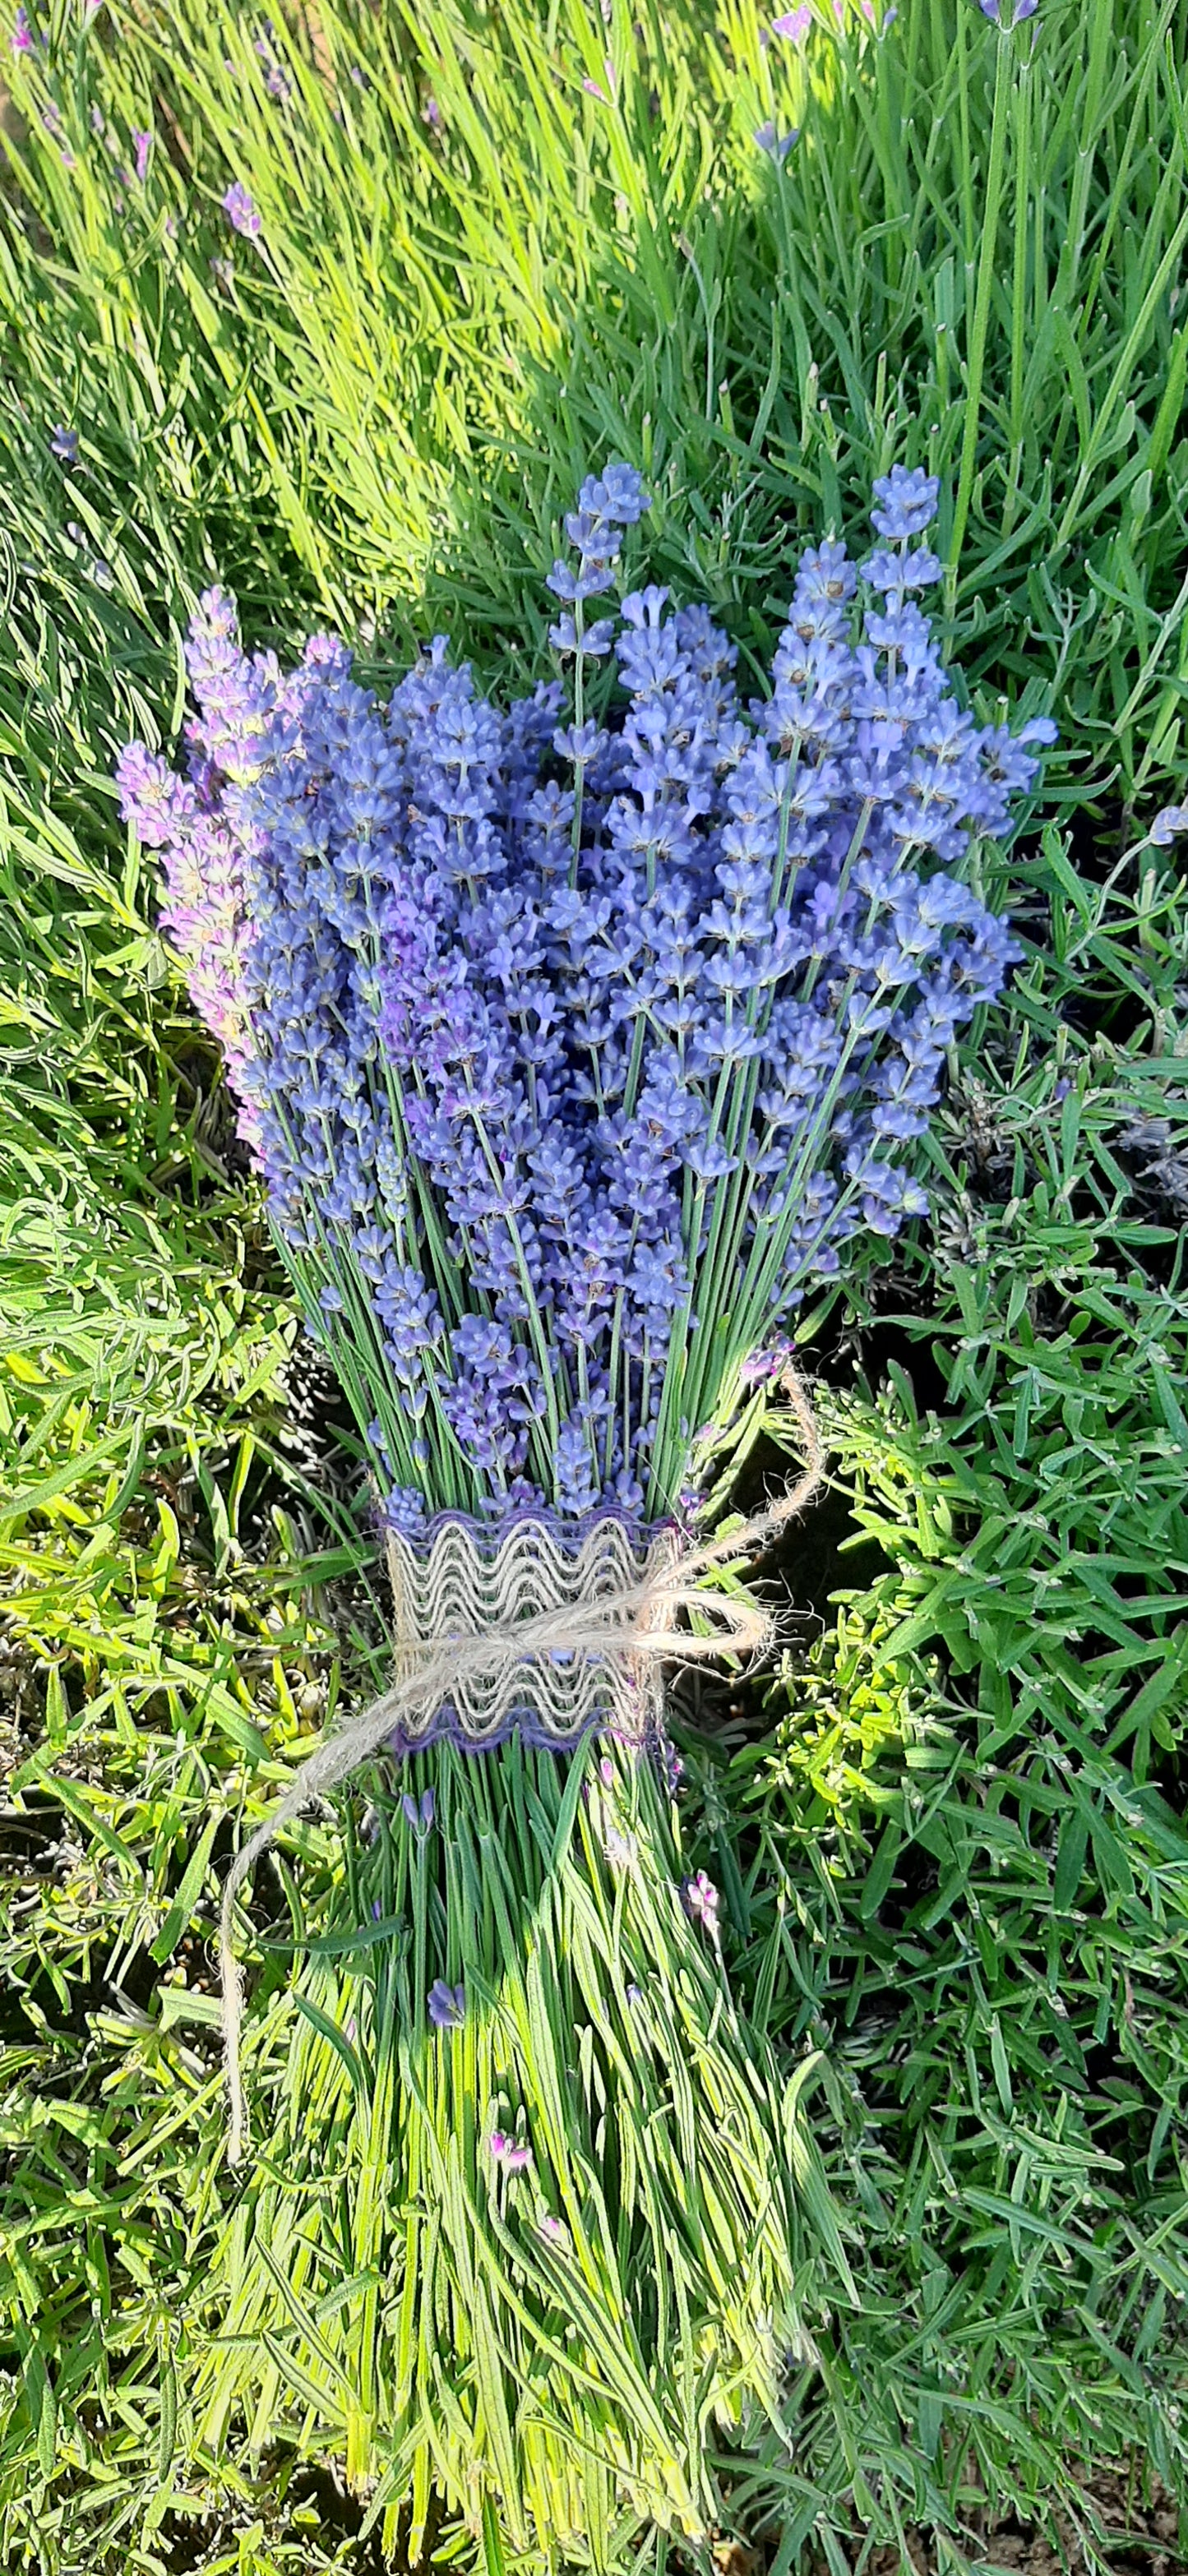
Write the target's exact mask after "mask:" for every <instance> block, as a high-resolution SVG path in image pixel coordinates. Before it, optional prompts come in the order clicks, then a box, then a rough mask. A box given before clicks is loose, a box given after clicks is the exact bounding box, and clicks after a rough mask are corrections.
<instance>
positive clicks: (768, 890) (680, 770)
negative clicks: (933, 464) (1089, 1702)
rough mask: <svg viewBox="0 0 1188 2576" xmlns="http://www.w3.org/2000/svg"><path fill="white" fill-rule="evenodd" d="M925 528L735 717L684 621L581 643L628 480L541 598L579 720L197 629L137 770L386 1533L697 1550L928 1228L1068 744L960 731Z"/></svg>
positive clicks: (706, 622) (613, 573)
mask: <svg viewBox="0 0 1188 2576" xmlns="http://www.w3.org/2000/svg"><path fill="white" fill-rule="evenodd" d="M937 489H938V487H937V483H936V480H935V478H933V477H931V476H929V475H926V474H924V473H922V472H920V471H915V472H908V471H906V470H904V469H903V468H902V467H895V468H893V470H892V471H891V473H890V474H888V475H887V476H885V477H884V478H882V480H881V481H880V482H878V483H877V484H876V486H875V501H876V506H875V509H874V513H873V519H874V528H875V534H876V538H877V543H876V546H875V548H874V551H873V552H872V553H871V554H870V555H869V556H868V558H867V559H866V561H865V563H864V564H863V566H862V567H861V576H860V575H859V571H858V570H857V569H856V568H855V566H854V565H853V563H851V562H850V560H849V559H848V557H847V554H846V550H845V548H844V546H843V545H841V544H840V543H838V542H837V541H836V540H835V539H833V538H832V537H831V538H829V539H827V540H826V541H825V542H824V543H823V544H822V545H820V546H818V547H816V548H814V549H812V550H811V551H810V552H808V553H806V554H805V555H804V557H803V558H802V561H801V564H800V568H799V572H798V574H797V577H796V582H795V588H794V593H793V598H792V604H791V608H790V612H789V617H788V622H787V625H786V626H785V628H784V631H783V634H782V636H781V639H780V645H779V649H778V651H777V653H776V656H775V660H774V664H773V669H772V687H771V694H770V696H769V697H768V698H766V699H764V700H758V701H756V700H752V701H751V703H750V704H749V706H747V707H744V706H743V705H742V704H741V703H740V700H739V696H738V690H737V684H736V681H735V677H734V672H735V668H736V662H737V655H736V651H735V649H734V648H733V647H732V646H731V645H730V644H729V642H728V641H727V639H726V637H725V635H724V634H723V633H722V632H721V631H720V630H719V629H718V628H717V627H716V626H715V625H714V623H713V622H712V620H711V618H710V617H709V615H708V613H707V611H706V610H705V608H704V607H702V606H699V605H691V606H684V607H675V606H673V605H672V603H671V602H670V599H669V595H668V593H667V591H665V590H663V589H660V588H657V587H655V586H648V587H645V588H636V589H632V590H631V591H630V592H629V593H628V595H626V596H625V597H622V598H621V600H620V602H619V606H618V609H617V612H616V613H614V614H612V615H599V616H596V617H594V618H593V619H591V617H590V614H589V611H590V606H591V603H593V602H595V601H597V600H599V599H601V598H603V597H605V596H607V595H608V594H611V593H613V592H615V591H616V590H617V589H618V588H619V587H620V573H621V551H622V543H623V537H624V533H625V531H627V530H629V529H631V528H633V527H634V526H635V524H636V523H637V522H638V521H639V520H640V518H641V517H642V515H643V513H644V511H645V509H646V507H647V499H646V495H645V493H644V491H643V489H642V486H641V483H640V480H639V477H638V476H637V475H636V474H635V473H634V472H633V471H632V470H631V469H630V468H629V467H627V466H625V465H621V464H614V465H611V466H610V467H608V469H607V470H606V472H605V474H604V475H603V477H602V478H601V479H600V480H599V479H593V478H591V479H590V480H589V481H588V482H587V483H586V484H585V485H584V486H583V489H582V492H581V496H580V503H579V507H578V509H577V511H576V512H574V513H573V514H571V515H570V516H569V517H568V518H567V519H566V523H565V527H566V535H567V538H568V540H569V545H570V549H571V556H570V559H569V560H568V561H559V562H557V563H556V564H555V565H554V567H553V570H552V572H551V573H550V575H549V587H550V589H551V591H552V592H553V593H554V595H555V597H556V599H557V601H558V606H559V614H558V616H557V619H556V621H555V623H554V625H553V626H552V628H551V630H550V634H551V641H552V643H553V645H554V647H555V649H556V651H557V653H558V655H559V657H560V659H561V661H562V663H563V664H564V666H565V667H566V669H567V671H568V673H569V675H570V676H569V687H568V690H567V691H566V692H563V690H562V687H561V685H560V683H558V682H554V683H552V684H547V685H541V686H539V687H538V688H537V689H536V690H535V691H534V692H533V694H532V695H531V696H528V697H525V698H522V699H519V700H517V701H516V702H515V703H514V704H512V705H511V706H510V708H509V709H508V710H507V712H506V713H500V712H499V711H498V710H497V709H496V707H495V706H493V705H492V704H491V703H489V702H488V701H487V700H486V699H485V698H483V697H482V696H481V695H480V694H479V693H478V691H477V689H476V687H475V683H474V679H473V676H472V673H471V671H470V669H469V667H468V666H467V665H466V664H462V665H460V666H455V665H453V664H451V662H450V660H449V658H448V652H447V645H446V641H445V639H444V638H442V637H438V638H436V639H435V640H434V642H433V644H432V646H431V648H430V649H429V651H428V652H427V653H426V654H425V655H424V656H423V657H422V658H421V660H420V661H419V662H418V663H417V664H416V665H415V667H414V668H413V669H412V670H411V671H409V673H408V674H407V676H406V677H405V678H404V679H403V680H402V681H401V682H400V685H399V686H398V687H397V688H396V689H395V691H394V693H393V695H392V697H391V699H390V701H389V702H388V704H387V705H386V706H384V705H382V704H380V703H379V702H378V701H377V699H376V698H375V696H374V695H373V694H371V693H369V692H367V691H365V690H363V689H361V688H360V687H359V686H358V684H357V683H356V681H355V680H354V679H353V677H352V670H351V657H350V654H349V652H348V651H347V650H346V649H345V647H344V646H342V645H341V644H339V643H337V642H335V641H334V640H332V639H331V638H329V637H326V636H316V637H314V638H313V639H312V640H311V642H310V644H309V645H308V646H307V648H306V652H305V656H304V659H303V661H302V663H301V665H300V667H299V669H298V670H296V671H294V672H291V673H287V674H286V673H282V671H281V670H280V668H279V667H278V665H277V663H276V661H275V659H274V658H273V657H272V656H270V655H267V654H253V655H248V654H246V653H245V652H244V651H243V650H242V648H241V646H240V642H239V638H238V632H237V626H236V618H235V610H234V606H233V603H232V602H231V601H230V600H229V599H227V598H226V597H225V596H224V595H223V594H222V593H220V592H218V591H211V592H208V593H207V594H206V596H205V597H204V599H203V600H202V602H201V604H200V607H199V611H198V613H197V615H196V617H195V619H194V621H193V624H192V628H191V635H190V643H189V648H188V656H187V659H188V666H189V674H190V680H191V685H192V688H193V691H194V695H195V698H196V700H197V706H198V713H197V716H196V717H195V719H194V720H193V721H192V722H191V723H190V724H189V726H188V728H187V734H188V743H189V762H188V775H186V776H184V777H179V776H177V775H175V774H174V773H173V772H172V771H171V770H170V769H169V767H168V766H167V764H166V763H165V761H164V760H162V759H160V758H157V757H154V756H153V755H152V754H150V753H149V752H148V751H147V750H146V749H145V748H144V747H143V746H141V745H135V744H134V745H132V746H131V747H130V748H129V749H128V750H127V751H126V752H125V754H124V755H123V757H122V760H121V763H120V786H121V791H122V798H123V810H124V813H125V815H126V817H127V818H128V819H130V820H131V821H132V822H133V823H134V824H135V826H136V828H137V830H138V832H139V833H140V836H141V838H142V840H144V841H148V842H152V843H155V844H156V845H157V846H158V847H159V848H160V849H161V851H162V855H163V860H164V867H165V877H166V884H167V887H168V904H167V909H166V912H165V916H164V917H165V920H166V923H167V926H168V927H169V929H170V930H171V931H172V934H173V937H174V939H175V940H176V942H177V944H178V946H179V948H180V950H181V952H182V954H183V956H184V958H185V960H186V962H187V970H188V973H189V977H190V988H191V992H192V995H193V998H194V1000H195V1002H196V1004H197V1006H198V1008H199V1009H200V1010H201V1011H202V1013H203V1015H204V1017H205V1018H206V1019H207V1021H208V1023H209V1025H210V1026H211V1028H212V1029H213V1030H214V1031H215V1033H216V1035H217V1036H218V1037H219V1038H220V1040H221V1042H222V1044H223V1047H224V1050H225V1053H226V1058H227V1065H228V1072H229V1077H230V1080H231V1082H232V1085H233V1087H234V1090H235V1092H236V1095H237V1097H238V1100H239V1103H240V1123H241V1128H242V1132H243V1134H244V1136H245V1138H246V1139H247V1141H248V1143H249V1145H250V1147H251V1149H252V1151H253V1153H254V1154H255V1155H256V1156H257V1157H258V1159H259V1162H260V1165H261V1167H262V1169H263V1172H264V1175H265V1177H266V1180H267V1185H268V1195H269V1205H270V1209H271V1213H272V1217H273V1221H274V1224H275V1226H276V1229H277V1233H278V1238H279V1240H280V1243H281V1246H282V1249H283V1252H284V1255H285V1258H286V1260H287V1262H288V1264H289V1266H290V1269H291V1270H292V1272H293V1275H294V1277H295V1278H296V1280H297V1283H298V1286H299V1289H300V1292H301V1295H302V1298H303V1302H304V1308H305V1312H306V1315H307V1318H308V1320H309V1323H310V1327H311V1330H312V1331H313V1332H314V1333H315V1334H316V1335H318V1336H319V1337H320V1338H321V1339H322V1340H323V1341H324V1342H325V1343H326V1344H327V1345H328V1346H329V1347H330V1349H331V1350H332V1353H333V1356H334V1359H335V1363H336V1366H337V1367H338V1368H339V1370H340V1372H341V1374H342V1377H343V1382H344V1384H345V1386H346V1389H347V1392H348V1394H349V1397H350V1400H351V1403H352V1405H353V1407H354V1410H355V1413H356V1415H357V1418H358V1422H359V1426H360V1430H361V1432H362V1434H363V1436H364V1439H365V1441H366V1443H367V1448H368V1453H369V1456H370V1459H371V1462H372V1465H373V1467H374V1471H375V1476H376V1480H377V1484H378V1486H379V1489H380V1491H381V1493H382V1496H383V1508H384V1513H385V1516H386V1518H387V1519H388V1521H389V1522H390V1524H391V1525H392V1526H393V1527H394V1528H397V1529H399V1530H401V1531H402V1532H404V1533H405V1534H406V1535H408V1536H416V1535H419V1534H420V1533H422V1532H423V1531H424V1529H425V1526H426V1522H427V1520H429V1519H430V1518H431V1517H432V1514H433V1513H434V1511H436V1510H438V1509H441V1508H443V1507H449V1508H452V1509H461V1510H463V1511H466V1512H468V1513H471V1514H475V1515H479V1516H481V1517H483V1518H484V1520H485V1521H486V1522H487V1523H488V1524H489V1525H490V1526H491V1527H492V1529H493V1530H496V1531H497V1530H500V1529H502V1528H503V1527H504V1526H505V1525H506V1523H507V1521H508V1518H509V1516H513V1515H519V1514H523V1513H532V1514H535V1515H541V1514H544V1515H548V1516H556V1517H558V1518H560V1519H561V1520H562V1521H563V1522H565V1523H579V1524H581V1523H583V1522H586V1521H588V1518H589V1516H590V1515H592V1514H596V1513H599V1512H603V1511H607V1510H609V1511H613V1512H616V1513H618V1514H621V1515H624V1516H626V1517H627V1519H628V1520H629V1521H630V1522H632V1523H633V1524H637V1525H640V1526H644V1527H646V1526H650V1525H652V1524H654V1523H655V1522H656V1521H658V1520H660V1519H662V1518H664V1517H666V1516H670V1515H674V1514H679V1513H680V1511H681V1510H682V1508H683V1505H682V1497H685V1498H686V1499H687V1498H688V1481H689V1478H690V1475H691V1473H694V1472H695V1460H694V1453H695V1450H696V1447H697V1443H698V1441H699V1439H700V1438H701V1437H702V1435H704V1434H705V1433H706V1432H707V1431H709V1430H710V1429H711V1428H712V1427H713V1426H714V1425H716V1424H717V1423H718V1422H719V1421H720V1419H721V1418H722V1415H723V1413H724V1412H728V1411H729V1408H730V1406H731V1403H732V1402H733V1400H734V1397H735V1395H736V1392H737V1388H738V1384H739V1379H740V1373H741V1372H742V1371H743V1370H744V1369H745V1368H746V1367H748V1366H752V1365H753V1364H754V1354H755V1353H756V1352H758V1351H761V1350H762V1349H764V1348H765V1347H766V1346H768V1345H769V1344H770V1343H771V1342H772V1341H773V1339H775V1338H777V1337H778V1336H779V1334H780V1333H781V1331H783V1330H784V1329H785V1328H786V1326H787V1324H788V1322H789V1319H790V1318H791V1316H792V1315H793V1313H794V1310H795V1308H796V1307H797V1305H798V1303H799V1302H800V1301H801V1299H802V1298H803V1296H804V1293H805V1290H806V1286H807V1285H808V1283H809V1282H810V1281H812V1280H814V1279H822V1278H827V1277H828V1276H830V1275H831V1274H833V1273H835V1272H836V1270H837V1268H838V1266H839V1262H840V1260H841V1257H842V1253H843V1248H844V1246H845V1245H846V1243H847V1241H848V1240H849V1239H850V1238H851V1237H852V1236H853V1235H854V1234H855V1232H856V1231H858V1230H859V1229H861V1228H863V1227H868V1228H873V1229H874V1230H875V1231H877V1232H878V1233H880V1234H884V1235H893V1234H894V1233H895V1232H896V1230H897V1228H898V1227H899V1226H900V1225H901V1223H902V1221H903V1219H904V1217H905V1215H907V1214H909V1213H911V1212H915V1211H922V1210H923V1208H924V1205H925V1200H924V1196H923V1193H922V1191H921V1189H920V1187H919V1184H918V1183H917V1182H916V1181H915V1180H914V1179H913V1178H912V1177H911V1176H910V1172H909V1170H908V1169H907V1167H906V1161H905V1157H906V1155H907V1151H908V1149H909V1148H910V1146H911V1144H912V1142H913V1140H914V1139H915V1138H916V1137H918V1136H919V1135H920V1133H921V1131H922V1130H923V1128H924V1126H925V1124H926V1122H927V1116H928V1111H929V1107H930V1105H931V1103H932V1102H933V1101H934V1100H935V1099H936V1097H937V1093H938V1089H939V1086H940V1083H941V1080H942V1074H943V1067H944V1063H945V1056H946V1050H947V1048H948V1047H949V1046H950V1044H951V1042H952V1040H953V1038H954V1036H955V1034H956V1032H957V1031H958V1030H959V1029H960V1028H961V1027H962V1026H963V1024H964V1023H965V1022H967V1021H968V1019H969V1017H970V1015H971V1013H972V1012H973V1010H974V1009H975V1007H976V1005H977V1004H978V1003H979V1002H983V1001H988V1000H990V999H991V998H992V997H993V996H994V995H995V994H996V993H997V992H998V991H999V989H1000V987H1001V984H1002V981H1003V977H1004V974H1005V972H1006V970H1007V967H1008V965H1009V964H1010V961H1011V958H1012V956H1013V954H1014V953H1015V952H1014V950H1013V947H1012V943H1011V940H1010V937H1009V934H1008V931H1007V930H1006V928H1005V927H1004V925H1003V924H1002V922H1001V921H999V920H996V919H995V918H994V917H993V916H992V915H991V914H989V913H988V912H987V911H986V910H985V908H984V906H983V905H982V904H981V902H980V901H979V900H978V897H977V895H976V894H975V893H974V892H973V891H972V890H971V887H970V885H969V884H968V883H967V882H966V880H965V877H964V875H963V873H962V870H963V866H964V863H965V861H966V859H967V856H968V853H969V850H970V845H971V842H972V841H973V840H974V838H975V837H976V836H980V835H996V834H999V833H1001V832H1002V831H1003V830H1004V829H1005V827H1006V826H1007V823H1008V820H1009V812H1010V799H1011V796H1012V794H1013V793H1014V792H1015V791H1018V790H1024V789H1027V788H1028V787H1030V786H1031V784H1032V782H1033V780H1034V777H1035V775H1036V770H1037V760H1036V756H1035V752H1034V750H1033V749H1031V748H1029V745H1038V744H1041V743H1043V742H1045V741H1050V740H1051V739H1052V738H1053V735H1054V727H1052V725H1051V724H1050V723H1049V722H1048V721H1047V719H1045V718H1039V719H1036V720H1034V721H1033V722H1032V723H1031V724H1029V725H1024V726H1023V728H1022V729H1021V731H1020V732H1019V733H1018V734H1014V735H1012V734H1011V733H1010V732H1009V731H1008V730H1007V729H1006V728H1005V727H983V728H979V727H978V726H976V725H975V724H974V723H973V721H972V719H971V718H970V716H969V715H968V714H967V713H965V712H964V711H963V710H962V709H961V708H960V706H959V705H958V703H957V700H956V698H955V696H954V695H953V692H952V690H951V688H950V686H949V682H948V679H947V676H946V673H945V671H944V668H943V666H942V662H941V659H940V655H939V653H938V650H937V645H936V641H935V638H934V635H933V633H932V629H931V626H930V623H929V620H928V618H927V617H926V616H925V615H924V614H923V612H922V610H921V608H920V606H919V604H918V594H919V593H921V592H922V591H924V590H926V589H927V588H928V587H929V585H930V584H932V583H934V582H935V581H937V580H938V578H939V576H940V569H941V568H940V565H939V563H938V561H937V558H936V557H935V555H934V554H933V553H932V552H931V551H930V549H929V548H928V546H927V544H926V543H925V542H923V540H924V539H925V537H926V532H927V529H928V527H929V525H930V523H931V521H932V518H933V516H934V513H935V509H936V501H937ZM860 582H861V600H860V596H859V594H860ZM616 682H617V685H616Z"/></svg>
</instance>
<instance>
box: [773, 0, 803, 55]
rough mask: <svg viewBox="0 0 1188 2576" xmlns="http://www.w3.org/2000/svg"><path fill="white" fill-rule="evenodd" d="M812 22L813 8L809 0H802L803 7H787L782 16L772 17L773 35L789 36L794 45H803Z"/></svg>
mask: <svg viewBox="0 0 1188 2576" xmlns="http://www.w3.org/2000/svg"><path fill="white" fill-rule="evenodd" d="M812 23H813V13H812V10H811V9H810V8H809V7H808V5H807V0H802V6H801V7H799V8H797V9H785V11H784V14H783V17H782V18H773V19H772V22H771V32H772V34H773V36H787V37H788V38H789V39H790V40H791V42H792V43H793V44H794V45H802V44H803V43H804V40H805V37H806V36H807V34H808V31H809V28H810V27H811V26H812Z"/></svg>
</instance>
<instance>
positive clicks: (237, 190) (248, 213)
mask: <svg viewBox="0 0 1188 2576" xmlns="http://www.w3.org/2000/svg"><path fill="white" fill-rule="evenodd" d="M223 212H224V214H225V215H226V217H227V221H228V223H229V224H230V225H231V227H232V230H233V231H235V232H237V233H243V234H244V236H245V238H246V239H247V240H249V241H254V239H255V237H256V234H257V233H258V232H260V231H262V229H263V227H262V224H261V221H260V214H259V210H258V208H257V206H256V204H255V201H254V199H253V198H252V197H251V196H250V194H249V192H248V190H247V189H246V188H245V187H244V184H243V181H242V179H233V180H232V183H231V186H230V187H229V188H228V190H227V194H226V196H225V197H224V198H223Z"/></svg>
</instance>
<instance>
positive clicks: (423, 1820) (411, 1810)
mask: <svg viewBox="0 0 1188 2576" xmlns="http://www.w3.org/2000/svg"><path fill="white" fill-rule="evenodd" d="M400 1804H401V1808H402V1810H403V1813H404V1821H405V1823H406V1825H407V1826H408V1828H409V1831H410V1833H414V1834H415V1835H416V1837H417V1840H418V1842H423V1841H424V1839H425V1836H426V1834H427V1833H428V1832H429V1830H430V1827H431V1826H432V1823H433V1811H434V1804H435V1801H434V1795H433V1791H432V1789H423V1790H422V1792H421V1795H420V1797H419V1798H414V1797H413V1796H412V1795H411V1794H410V1792H409V1791H408V1790H407V1789H406V1790H405V1793H404V1796H403V1797H402V1799H401V1801H400Z"/></svg>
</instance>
